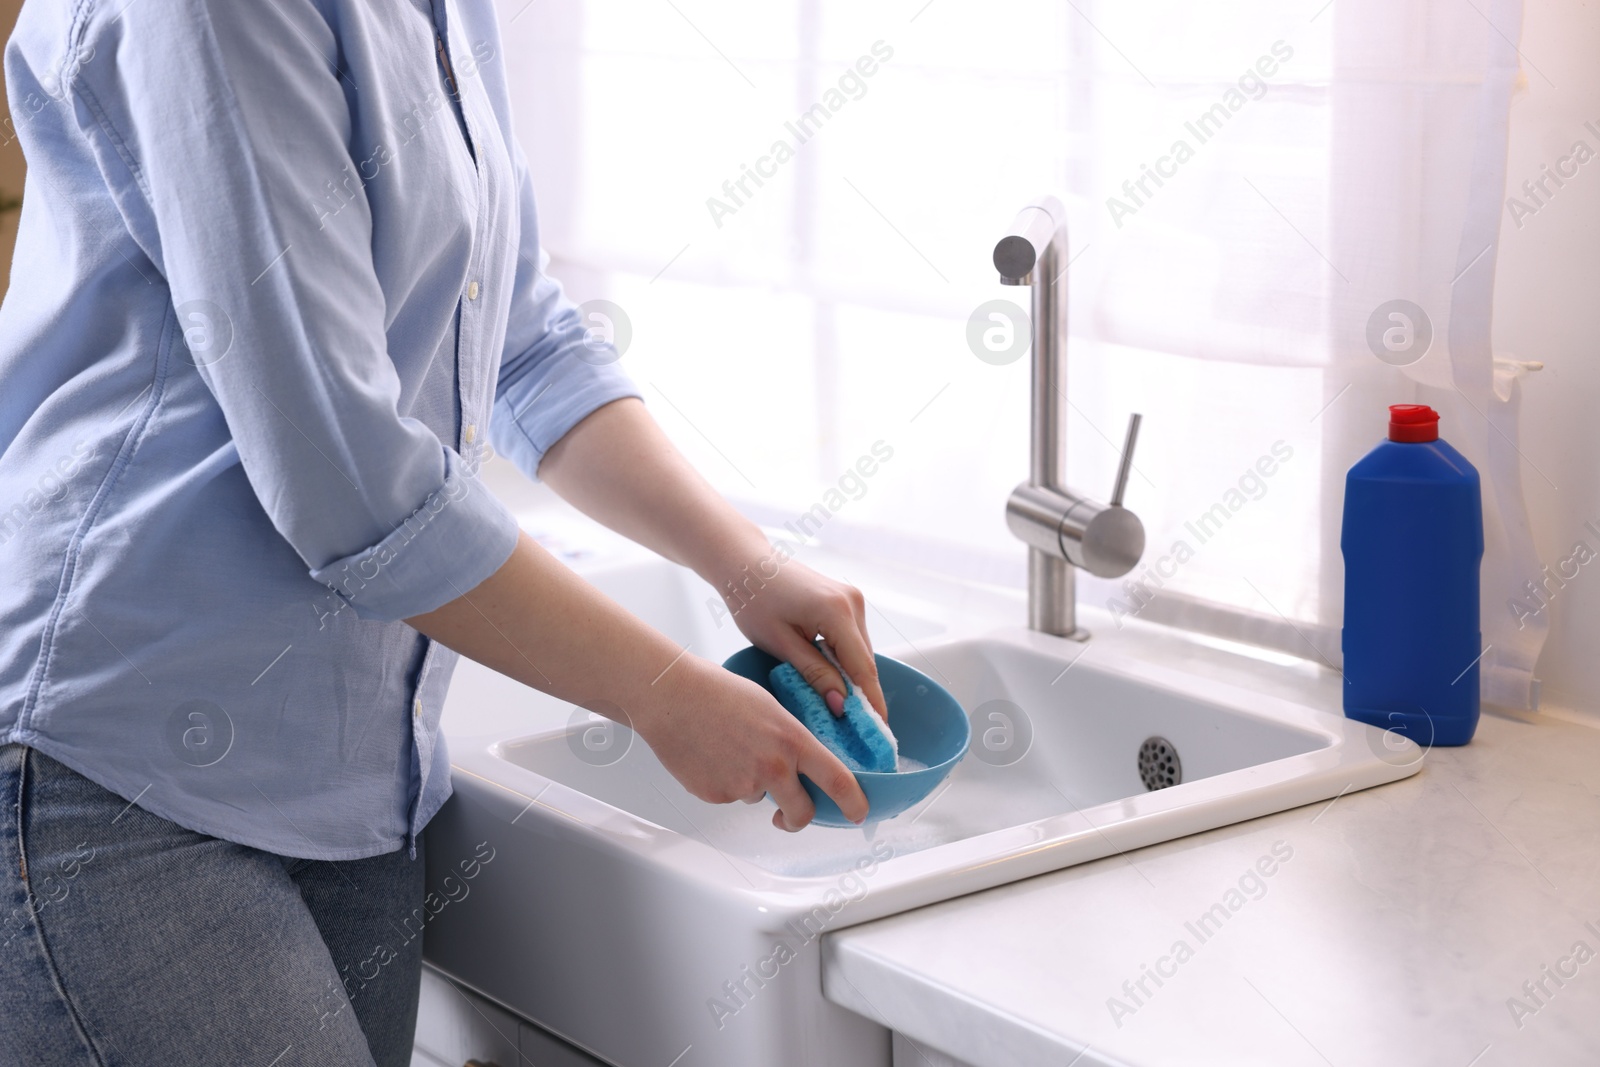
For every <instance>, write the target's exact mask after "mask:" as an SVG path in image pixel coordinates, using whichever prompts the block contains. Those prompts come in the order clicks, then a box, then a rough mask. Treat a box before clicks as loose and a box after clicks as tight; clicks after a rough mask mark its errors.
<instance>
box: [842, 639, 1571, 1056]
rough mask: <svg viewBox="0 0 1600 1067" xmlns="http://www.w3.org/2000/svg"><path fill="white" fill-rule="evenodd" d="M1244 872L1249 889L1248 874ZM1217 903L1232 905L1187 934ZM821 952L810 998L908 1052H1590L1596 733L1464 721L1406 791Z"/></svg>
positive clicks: (865, 935) (1267, 823) (1043, 884)
mask: <svg viewBox="0 0 1600 1067" xmlns="http://www.w3.org/2000/svg"><path fill="white" fill-rule="evenodd" d="M1263 669H1264V671H1265V672H1267V673H1271V672H1272V669H1271V668H1270V667H1264V668H1263ZM1320 674H1321V675H1322V677H1320V678H1318V679H1317V680H1316V681H1315V683H1314V685H1315V687H1316V688H1317V689H1318V690H1319V691H1320V692H1322V693H1323V695H1324V698H1325V699H1336V697H1337V681H1336V676H1335V675H1333V673H1332V672H1331V671H1326V670H1324V671H1321V672H1320ZM1300 677H1301V678H1304V675H1303V674H1301V675H1300ZM1291 684H1292V683H1291ZM1324 706H1326V705H1324ZM1275 849H1276V856H1274V850H1275ZM1285 856H1287V857H1288V858H1287V859H1285V858H1283V857H1285ZM1264 857H1267V858H1268V859H1266V860H1263V858H1264ZM1258 862H1259V863H1261V864H1262V867H1263V868H1264V869H1270V870H1271V872H1272V873H1271V875H1270V877H1261V876H1260V875H1259V873H1258V874H1257V875H1256V876H1255V877H1251V872H1252V871H1253V870H1255V868H1256V865H1257V864H1258ZM1241 878H1243V879H1244V880H1245V884H1244V886H1243V889H1244V890H1245V892H1242V893H1239V892H1236V893H1235V895H1233V896H1230V895H1229V891H1230V890H1236V891H1237V890H1238V889H1239V888H1240V880H1241ZM1217 904H1221V905H1223V909H1224V910H1228V909H1229V907H1230V905H1231V906H1232V908H1233V910H1228V917H1227V918H1226V920H1225V921H1222V920H1221V919H1213V921H1212V925H1211V926H1208V927H1207V928H1206V929H1204V930H1199V931H1198V934H1201V935H1204V937H1203V939H1202V937H1201V936H1198V935H1197V929H1195V928H1192V927H1193V925H1194V924H1196V923H1198V921H1199V919H1200V917H1201V916H1202V915H1203V914H1205V913H1206V912H1207V911H1208V909H1211V908H1212V906H1213V905H1217ZM1186 924H1189V925H1186ZM1179 942H1183V943H1185V944H1186V945H1187V950H1185V949H1181V948H1178V943H1179ZM1580 942H1581V943H1582V945H1583V946H1584V947H1583V948H1582V949H1577V946H1578V945H1579V943H1580ZM1575 950H1576V951H1577V955H1574V953H1575ZM824 951H825V952H826V954H827V955H826V962H825V969H824V991H825V993H826V995H827V996H828V998H829V999H831V1000H833V1001H835V1002H837V1003H839V1004H842V1005H845V1006H846V1007H849V1008H851V1009H853V1010H855V1011H858V1012H860V1013H862V1014H864V1015H867V1016H869V1017H871V1018H875V1019H877V1020H879V1021H880V1022H882V1023H884V1024H885V1025H887V1026H889V1027H890V1028H892V1029H894V1030H896V1031H898V1032H900V1033H901V1034H903V1035H905V1036H906V1037H908V1038H910V1039H911V1041H912V1043H913V1044H914V1046H915V1047H916V1049H917V1050H918V1051H920V1052H922V1053H924V1054H925V1056H924V1058H926V1059H928V1060H929V1061H930V1062H935V1061H942V1058H941V1057H940V1056H939V1055H937V1054H936V1053H937V1052H942V1053H944V1054H946V1055H948V1056H952V1057H955V1058H957V1059H958V1060H963V1061H966V1062H968V1063H971V1064H974V1065H976V1067H1023V1065H1030V1064H1052V1065H1055V1067H1065V1065H1068V1064H1073V1065H1077V1067H1089V1065H1091V1064H1098V1063H1107V1064H1141V1065H1142V1064H1162V1065H1165V1064H1180V1063H1181V1064H1192V1063H1216V1064H1229V1065H1239V1064H1247V1063H1260V1064H1272V1065H1274V1067H1294V1065H1299V1064H1306V1065H1314V1067H1329V1065H1332V1067H1360V1065H1371V1064H1405V1065H1408V1067H1412V1065H1424V1064H1438V1065H1441V1067H1469V1065H1470V1067H1490V1065H1522V1064H1539V1065H1556V1064H1595V1063H1600V731H1597V730H1595V729H1592V728H1590V727H1589V726H1585V725H1578V724H1575V723H1572V722H1568V721H1563V720H1561V719H1557V718H1554V717H1551V716H1538V717H1533V718H1530V719H1529V720H1528V721H1526V722H1523V721H1515V720H1512V719H1508V718H1504V717H1498V716H1495V715H1491V714H1487V713H1486V714H1485V715H1484V717H1483V719H1482V721H1481V723H1480V725H1479V728H1478V733H1477V736H1476V738H1475V739H1474V740H1473V742H1472V744H1471V745H1469V746H1467V747H1465V748H1455V749H1435V750H1433V751H1432V752H1430V753H1428V754H1427V756H1426V757H1425V760H1424V765H1423V769H1422V771H1421V773H1419V774H1418V775H1416V776H1414V777H1412V778H1408V779H1406V780H1404V781H1401V782H1397V783H1394V784H1392V785H1387V786H1382V787H1379V788H1376V789H1372V790H1368V791H1366V792H1360V793H1351V794H1348V795H1344V796H1341V797H1339V798H1337V799H1336V800H1334V801H1333V802H1331V803H1328V802H1324V803H1322V804H1317V805H1312V806H1310V807H1306V808H1300V809H1296V810H1293V811H1287V812H1282V813H1280V814H1277V815H1273V816H1269V817H1266V818H1262V819H1256V820H1254V821H1252V822H1247V823H1242V824H1239V825H1235V826H1231V827H1225V828H1223V829H1219V830H1213V831H1211V832H1208V833H1204V834H1199V835H1196V836H1193V837H1187V838H1181V839H1178V840H1175V841H1170V842H1167V843H1165V844H1161V845H1156V846H1152V847H1149V848H1144V849H1140V850H1137V851H1135V852H1132V853H1128V854H1126V855H1124V856H1119V857H1112V858H1108V859H1104V860H1099V861H1096V862H1094V863H1089V864H1084V865H1082V866H1078V867H1073V868H1069V869H1067V870H1063V871H1058V872H1056V873H1053V874H1048V875H1043V876H1040V877H1037V878H1033V879H1030V880H1028V881H1025V882H1020V883H1015V884H1012V885H1008V886H1004V887H1001V888H998V889H992V890H989V891H986V892H983V893H978V894H974V895H972V896H967V897H962V898H958V899H956V900H951V901H948V902H946V903H943V904H937V905H934V906H931V907H927V908H922V909H920V910H917V911H914V912H908V913H906V914H903V915H899V916H895V917H893V918H889V919H883V920H879V921H876V922H872V923H867V924H864V925H862V926H858V927H854V928H851V929H848V930H843V931H840V932H839V933H837V934H832V935H830V936H829V937H828V938H827V941H826V947H825V950H824ZM1180 956H1181V957H1182V959H1181V961H1180V958H1179V957H1180ZM1591 957H1592V958H1591ZM1158 966H1159V968H1160V970H1161V971H1162V972H1165V974H1164V975H1162V976H1161V977H1160V981H1161V984H1160V985H1159V986H1158V985H1157V984H1156V980H1155V978H1151V977H1148V976H1147V975H1148V973H1149V972H1150V971H1153V970H1155V969H1156V968H1157V967H1158ZM1547 967H1548V968H1549V971H1548V972H1547V971H1545V970H1544V968H1547ZM1561 972H1565V975H1566V976H1565V977H1564V976H1562V973H1561ZM1549 974H1553V975H1556V976H1557V978H1559V979H1560V981H1561V982H1562V983H1564V984H1561V985H1558V984H1557V981H1556V979H1555V978H1551V977H1547V975H1549ZM1141 979H1143V985H1144V988H1143V990H1141V989H1139V987H1138V983H1139V982H1140V980H1141ZM1125 982H1127V983H1129V984H1130V985H1129V988H1126V989H1125V988H1124V983H1125ZM1524 982H1531V983H1533V985H1532V987H1531V989H1532V994H1533V995H1532V996H1530V995H1529V992H1528V991H1527V990H1525V989H1524V986H1523V983H1524ZM1541 982H1542V983H1543V985H1544V991H1541V990H1540V989H1539V988H1538V985H1539V983H1541ZM1535 997H1536V998H1537V999H1534V998H1535ZM1112 998H1117V1000H1118V1001H1120V1003H1121V1005H1122V1007H1120V1008H1119V1007H1117V1006H1116V1005H1115V1004H1112V1003H1111V1000H1112ZM1511 998H1517V999H1518V1000H1519V1001H1520V1002H1521V1003H1522V1004H1523V1005H1525V1008H1526V1010H1524V1011H1520V1012H1516V1013H1514V1012H1513V1010H1512V1007H1511V1006H1510V1005H1509V1004H1508V1001H1509V1000H1511ZM1086 1046H1087V1051H1085V1048H1086ZM912 1059H913V1061H914V1062H920V1061H918V1060H917V1059H916V1057H912Z"/></svg>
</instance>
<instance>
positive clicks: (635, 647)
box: [406, 534, 867, 830]
mask: <svg viewBox="0 0 1600 1067" xmlns="http://www.w3.org/2000/svg"><path fill="white" fill-rule="evenodd" d="M406 621H407V622H408V623H410V624H411V625H412V626H413V627H415V628H416V629H417V630H419V631H421V632H422V633H424V634H427V635H428V636H429V637H431V638H433V639H434V640H436V641H439V642H440V643H442V644H444V645H446V646H448V647H450V648H452V649H455V650H456V651H457V652H459V653H461V654H462V655H464V656H467V657H470V658H471V659H475V660H477V661H478V662H479V663H482V664H484V665H485V666H487V667H491V668H493V669H494V670H497V671H499V672H501V673H502V674H506V675H509V676H510V677H512V678H515V679H517V680H518V681H520V682H523V683H525V684H527V685H530V686H532V687H534V688H535V689H540V690H543V691H544V692H546V693H549V694H551V695H552V696H555V697H558V698H560V699H562V700H566V701H571V702H572V703H574V704H579V705H582V706H583V707H586V708H588V709H590V710H591V711H596V712H599V713H600V714H602V715H605V716H607V717H609V718H612V719H616V720H619V721H621V722H623V723H625V724H626V725H629V726H631V727H632V728H633V729H635V730H636V731H638V733H639V735H640V736H641V737H642V738H644V740H645V743H646V744H648V745H649V746H650V748H651V750H652V751H654V752H655V754H656V756H657V757H658V758H660V760H661V762H662V764H663V765H664V766H665V767H666V768H667V770H668V771H670V772H671V773H672V775H673V776H674V777H675V778H677V779H678V781H680V782H682V783H683V785H684V787H685V788H687V789H688V790H689V792H691V793H693V794H694V795H695V796H697V797H699V798H700V799H701V800H706V801H710V802H712V803H719V804H720V803H727V802H729V801H733V800H756V799H759V798H760V797H761V796H762V795H763V794H766V795H770V796H771V797H772V799H773V800H775V801H776V802H777V804H778V807H779V810H778V811H777V812H776V813H775V814H774V817H773V822H774V823H775V824H776V825H778V826H780V827H782V828H784V829H788V830H798V829H800V827H802V826H804V825H805V824H806V823H807V822H809V821H810V819H811V816H812V813H813V806H812V803H811V799H810V797H808V796H807V795H806V791H805V789H804V788H802V787H801V785H800V779H799V775H801V774H804V775H806V776H807V777H809V778H810V779H811V780H812V781H813V782H815V783H817V785H818V786H820V787H821V788H822V789H823V790H824V791H825V792H827V794H828V795H829V796H831V797H833V799H834V801H835V802H836V803H838V805H839V807H840V809H841V810H842V811H843V812H844V813H845V814H846V816H847V817H849V818H852V819H854V820H856V821H858V822H859V821H861V820H862V819H863V818H865V817H866V814H867V801H866V797H865V796H864V795H863V794H862V792H861V787H860V786H859V785H857V784H856V780H855V778H854V776H853V775H851V773H850V771H849V770H848V769H847V768H846V767H845V765H844V764H843V763H841V762H840V761H839V759H838V757H836V756H834V755H833V754H832V753H831V752H829V751H828V750H827V749H826V748H824V747H823V745H822V743H821V742H820V741H818V740H817V739H816V738H815V737H813V736H811V734H810V733H808V732H807V731H806V729H805V727H804V726H801V725H800V721H799V720H798V719H796V718H795V717H794V716H793V715H790V714H789V713H788V712H787V711H784V710H783V708H782V707H781V706H780V705H779V704H778V702H777V701H776V700H774V699H773V697H772V695H771V694H770V693H768V692H767V691H766V690H764V689H763V688H762V687H761V686H759V685H756V684H755V683H754V682H751V681H749V680H748V679H745V678H741V677H739V676H738V675H736V674H733V673H731V672H729V671H725V670H723V669H722V668H720V667H718V666H716V665H715V664H713V663H711V662H709V661H707V660H704V659H701V658H700V657H699V656H696V655H694V654H693V653H691V652H690V651H689V650H688V649H680V648H678V647H677V645H675V644H674V643H673V642H672V641H671V640H669V639H668V638H667V637H666V636H665V635H664V634H662V633H660V632H659V631H657V630H655V629H653V628H651V627H650V626H648V625H646V624H645V623H644V622H642V621H641V620H639V619H638V618H636V617H634V616H633V615H631V614H629V613H628V612H627V611H626V610H624V609H623V608H622V607H621V605H619V604H617V603H616V602H615V601H613V600H611V599H610V598H609V597H607V596H605V594H603V593H601V592H600V591H599V590H598V589H595V588H594V587H593V586H592V585H589V584H588V583H587V582H585V581H583V579H581V578H579V577H578V576H577V575H576V574H574V573H573V572H572V571H570V570H568V569H567V568H566V567H565V566H564V565H562V564H561V563H560V562H559V561H558V560H556V559H555V558H554V557H552V556H551V555H550V554H549V553H548V552H546V551H545V550H544V549H542V548H540V547H539V545H538V544H537V543H536V542H535V541H534V540H533V539H532V538H531V537H529V536H528V535H527V534H521V535H520V536H519V538H518V541H517V546H516V548H515V549H514V550H513V551H512V553H511V558H510V559H508V560H507V561H506V562H505V563H504V564H502V565H501V567H500V569H499V570H497V571H495V572H494V574H492V575H490V576H489V577H488V578H487V579H485V580H484V581H483V582H482V583H481V584H479V585H478V586H477V587H476V588H475V589H473V590H471V591H470V592H468V593H466V594H465V595H463V596H460V597H457V598H456V599H455V600H452V601H451V602H450V603H448V604H445V605H444V606H443V607H440V608H438V609H436V610H434V611H430V612H428V613H427V614H425V615H417V616H413V617H412V618H410V619H407V620H406Z"/></svg>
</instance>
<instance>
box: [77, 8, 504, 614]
mask: <svg viewBox="0 0 1600 1067" xmlns="http://www.w3.org/2000/svg"><path fill="white" fill-rule="evenodd" d="M226 8H227V10H226V16H225V17H214V12H215V11H218V10H220V8H214V6H213V5H212V4H209V3H206V2H203V0H159V2H153V3H142V4H131V5H127V6H125V7H123V8H122V9H121V11H120V12H118V14H117V17H116V18H114V19H111V20H109V21H106V22H105V23H104V24H102V25H100V26H98V27H97V30H96V34H97V36H96V39H95V40H94V42H93V45H94V47H93V52H92V58H91V59H90V60H89V61H87V62H85V63H84V64H83V65H82V69H81V70H80V71H79V72H78V74H77V78H76V79H75V81H74V83H73V84H74V86H75V90H76V92H77V94H78V103H79V108H78V110H79V115H80V122H81V123H82V125H83V127H84V129H85V131H86V132H87V133H88V134H89V139H90V143H91V145H92V146H93V150H94V151H95V153H96V155H97V157H98V163H99V166H100V169H101V170H102V172H103V173H104V174H105V176H106V179H107V183H108V185H109V186H110V188H111V190H112V193H113V196H114V197H115V199H116V200H117V203H118V207H119V210H120V211H121V212H122V214H123V216H124V220H125V222H126V224H127V227H128V229H129V231H130V232H131V233H132V234H133V235H134V238H135V240H136V241H138V242H139V244H140V245H141V246H142V248H143V249H144V251H145V253H146V255H147V256H148V257H149V258H150V260H151V262H152V263H154V264H155V265H156V267H157V269H158V270H159V271H160V272H161V273H162V275H163V276H164V277H165V280H166V282H167V284H168V286H169V287H170V289H171V292H172V301H173V304H174V306H175V308H176V316H175V321H174V324H173V327H172V328H173V330H174V341H173V348H172V352H173V354H172V356H171V357H170V359H169V361H168V363H169V370H168V372H167V373H169V374H180V373H187V374H193V373H199V374H200V375H201V377H202V378H203V380H204V382H205V384H206V386H207V387H208V388H209V390H210V391H211V393H212V394H213V395H214V396H215V398H216V401H217V404H218V406H219V407H220V409H221V412H222V416H223V418H224V419H225V421H226V423H227V428H228V432H229V434H230V436H231V438H232V442H233V444H234V446H235V447H236V448H237V450H238V454H239V459H240V462H241V464H242V466H243V469H244V472H245V474H246V476H247V477H248V479H249V481H250V484H251V487H252V489H253V490H254V492H255V495H256V497H257V499H258V500H259V501H260V503H261V506H262V507H263V508H264V509H265V511H266V513H267V515H268V517H269V519H270V520H271V522H272V524H273V526H274V527H275V528H276V529H277V530H278V532H279V533H280V534H282V536H283V537H284V538H285V539H286V540H287V541H288V542H289V544H290V545H291V546H293V548H294V550H295V551H296V552H297V553H298V554H299V556H300V558H301V559H302V560H304V561H305V563H306V566H307V570H308V573H309V574H310V575H311V576H312V577H313V578H315V579H316V580H318V581H321V582H323V583H325V584H327V585H329V586H331V587H333V588H334V589H335V590H336V591H337V592H339V593H340V594H341V595H343V596H345V597H346V598H348V599H349V601H350V603H351V605H352V606H353V607H354V608H355V610H356V613H357V614H358V615H359V616H361V617H362V618H369V619H379V620H396V619H403V618H407V617H410V616H413V615H417V614H422V613H424V612H427V611H431V610H433V609H434V608H437V607H439V606H440V605H442V604H443V603H445V602H447V601H449V600H451V599H454V598H455V597H457V596H459V595H460V594H462V593H464V592H467V591H468V590H470V589H471V588H472V587H473V586H475V585H477V584H478V583H479V582H481V581H482V580H483V579H484V578H486V577H488V576H489V575H490V574H492V573H493V572H494V571H495V570H496V569H498V568H499V567H500V565H501V564H502V563H504V562H505V560H506V559H507V558H508V557H509V556H510V554H511V551H512V549H513V548H514V547H515V543H516V537H517V526H516V521H515V519H514V518H513V517H512V515H511V514H510V513H509V511H507V510H506V508H505V507H504V506H503V505H502V504H501V503H499V502H498V501H497V500H496V499H495V497H494V496H493V495H492V494H491V493H490V492H488V491H487V490H486V489H485V488H484V487H483V486H482V485H481V484H480V483H479V482H478V481H477V480H476V479H475V478H474V477H472V476H471V474H470V473H469V471H468V470H467V464H465V463H464V462H463V461H462V459H461V457H460V456H459V455H458V454H457V453H456V452H455V451H454V450H453V449H451V448H450V447H448V446H447V445H446V444H445V443H443V442H441V441H440V439H439V438H438V436H437V435H436V434H435V433H434V432H433V431H432V430H430V429H429V428H428V427H427V426H425V425H423V424H422V423H421V422H419V421H417V420H415V419H412V418H409V417H406V416H402V415H401V414H399V412H400V410H401V405H400V397H401V383H400V379H399V376H398V374H397V372H396V368H395V366H394V362H393V360H392V359H391V358H390V356H389V353H388V350H387V342H386V337H385V331H386V327H387V319H386V310H387V309H386V301H385V294H384V292H383V290H382V288H381V287H380V284H379V281H378V277H377V273H376V271H375V269H374V263H373V232H372V218H371V214H370V209H369V206H368V203H367V201H366V198H365V197H363V196H361V195H356V196H354V197H352V198H350V199H349V200H348V202H347V203H345V204H344V206H343V207H342V208H341V209H340V212H339V216H338V218H337V219H336V220H329V219H328V218H327V217H326V213H325V212H322V211H319V210H318V208H317V205H318V204H319V203H321V202H323V200H324V195H323V194H324V190H323V188H322V186H323V185H324V184H325V183H328V181H329V179H331V178H336V177H338V176H339V175H341V174H345V173H350V172H354V171H355V169H356V163H355V160H354V159H353V158H352V155H351V152H350V148H349V145H350V144H351V141H352V138H351V128H350V127H351V123H352V120H351V113H350V107H349V104H348V102H347V96H346V94H347V93H355V92H358V91H359V89H358V88H357V87H355V86H353V85H350V84H348V83H347V79H345V78H344V77H343V76H342V75H341V74H340V67H339V59H340V57H339V50H338V46H337V43H336V40H335V37H334V34H333V32H332V31H331V30H330V29H329V27H328V26H327V24H326V22H325V21H324V20H323V17H322V16H321V14H320V13H319V11H318V9H317V6H316V4H315V3H313V2H311V0H273V2H271V3H256V2H250V3H243V4H229V5H226ZM173 70H179V71H183V72H185V74H184V84H185V85H186V86H187V87H188V89H189V91H187V92H180V93H151V92H148V91H145V92H140V91H137V90H135V89H134V88H132V87H136V86H151V85H160V84H164V83H168V82H170V81H171V80H172V75H171V73H170V72H171V71H173ZM196 131H203V133H200V134H197V133H196ZM419 210H426V207H425V206H421V207H419ZM196 315H198V316H200V317H201V318H203V319H204V320H206V321H207V322H208V323H210V324H211V329H213V330H214V331H217V332H215V333H214V334H213V336H212V338H211V341H212V343H211V344H210V345H209V347H207V346H201V348H200V349H198V350H197V349H195V348H194V347H192V346H185V345H184V344H183V343H182V342H181V341H180V340H178V339H177V337H178V331H181V330H184V329H185V328H187V326H188V325H189V323H190V322H192V321H195V318H194V317H195V316H196ZM224 338H225V339H226V340H225V342H224V340H223V339H224ZM185 354H186V356H187V358H183V357H184V356H185Z"/></svg>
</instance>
